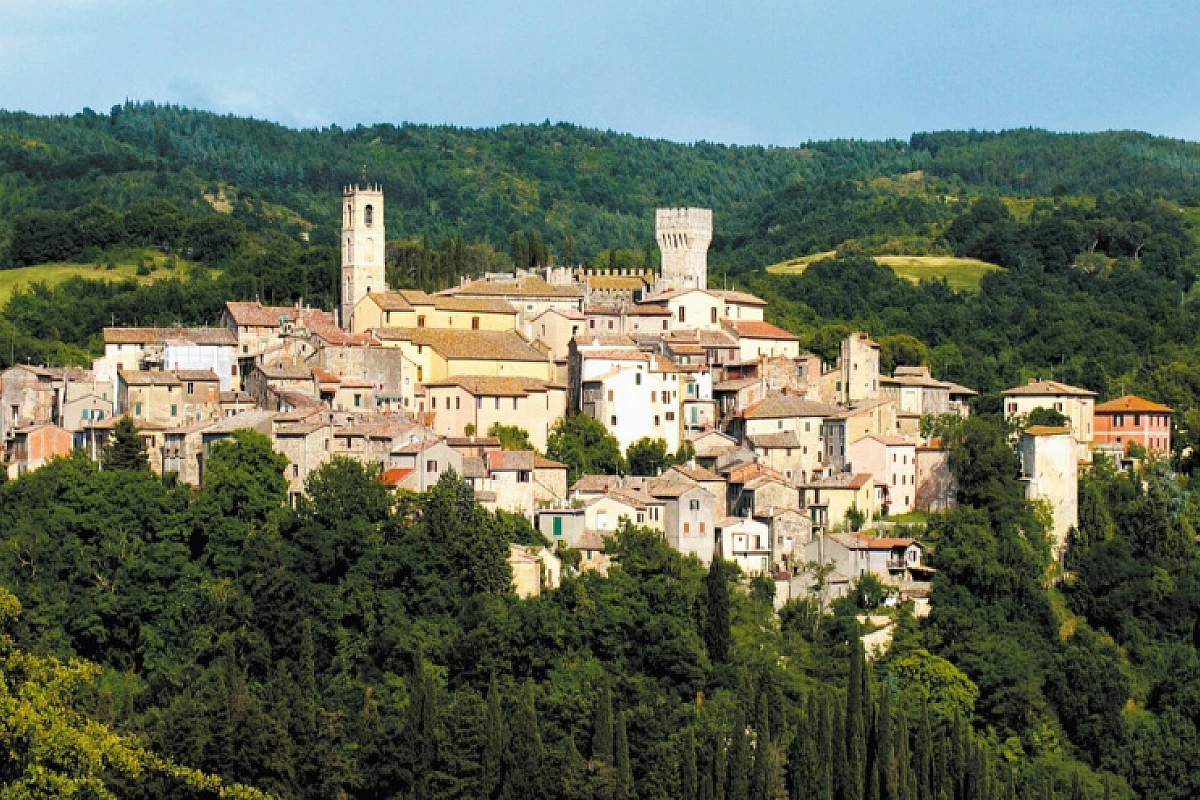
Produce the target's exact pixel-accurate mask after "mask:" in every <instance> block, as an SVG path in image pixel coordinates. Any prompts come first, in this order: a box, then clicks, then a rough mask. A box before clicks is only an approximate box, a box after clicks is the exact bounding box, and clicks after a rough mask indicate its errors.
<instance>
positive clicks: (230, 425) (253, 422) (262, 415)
mask: <svg viewBox="0 0 1200 800" xmlns="http://www.w3.org/2000/svg"><path fill="white" fill-rule="evenodd" d="M274 419H275V412H274V411H261V410H258V409H255V410H253V411H243V412H242V413H241V414H234V415H233V416H232V417H222V418H221V419H219V420H217V421H216V422H214V423H213V424H212V425H210V426H208V428H207V429H205V431H204V432H205V433H233V432H234V431H240V430H244V429H246V428H253V427H255V426H257V425H261V424H262V423H265V422H271V421H272V420H274Z"/></svg>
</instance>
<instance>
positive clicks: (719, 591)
mask: <svg viewBox="0 0 1200 800" xmlns="http://www.w3.org/2000/svg"><path fill="white" fill-rule="evenodd" d="M704 584H705V591H706V595H707V597H708V606H707V611H708V614H707V616H706V618H705V624H704V646H705V647H706V648H707V649H708V657H709V658H710V659H711V660H712V662H713V663H714V664H724V663H725V662H726V661H728V660H729V646H730V641H731V639H732V638H733V634H732V632H731V629H730V621H729V585H728V582H727V580H726V568H725V562H724V561H722V560H721V557H720V556H719V555H717V556H714V557H713V560H712V564H711V565H710V566H709V568H708V577H706V578H705V580H704Z"/></svg>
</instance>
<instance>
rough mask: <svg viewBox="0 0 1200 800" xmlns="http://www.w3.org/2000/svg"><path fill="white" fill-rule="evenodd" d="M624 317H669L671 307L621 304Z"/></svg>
mask: <svg viewBox="0 0 1200 800" xmlns="http://www.w3.org/2000/svg"><path fill="white" fill-rule="evenodd" d="M621 316H623V317H669V316H671V309H669V308H666V307H664V306H654V305H646V306H642V305H625V306H621Z"/></svg>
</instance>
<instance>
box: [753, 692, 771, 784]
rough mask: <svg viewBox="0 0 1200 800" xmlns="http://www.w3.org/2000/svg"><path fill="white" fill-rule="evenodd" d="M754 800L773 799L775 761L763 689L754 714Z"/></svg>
mask: <svg viewBox="0 0 1200 800" xmlns="http://www.w3.org/2000/svg"><path fill="white" fill-rule="evenodd" d="M755 717H757V719H756V720H755V727H756V730H755V734H756V738H755V747H754V782H753V784H752V785H753V793H752V795H751V796H752V797H753V798H754V800H771V799H772V798H773V797H774V786H773V785H772V784H773V783H774V780H773V779H774V777H775V759H774V757H773V753H772V749H773V748H772V745H771V709H770V706H769V705H768V701H767V692H766V690H765V689H764V690H763V692H762V694H760V695H759V696H758V713H757V714H755Z"/></svg>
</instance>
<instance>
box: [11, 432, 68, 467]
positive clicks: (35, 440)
mask: <svg viewBox="0 0 1200 800" xmlns="http://www.w3.org/2000/svg"><path fill="white" fill-rule="evenodd" d="M72 447H74V436H72V434H71V432H70V431H68V430H65V429H63V428H60V427H58V426H57V425H52V424H50V423H48V422H43V423H39V424H35V425H31V426H29V427H26V428H16V429H15V430H13V431H12V437H11V438H10V439H9V440H8V444H7V453H6V454H5V461H6V462H7V469H8V477H10V478H18V477H20V476H21V475H24V474H25V473H26V472H30V471H32V470H35V469H37V468H38V467H40V466H42V465H43V464H45V463H46V462H47V461H49V460H50V459H52V458H62V457H65V456H68V455H70V454H71V449H72Z"/></svg>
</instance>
